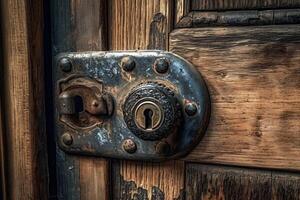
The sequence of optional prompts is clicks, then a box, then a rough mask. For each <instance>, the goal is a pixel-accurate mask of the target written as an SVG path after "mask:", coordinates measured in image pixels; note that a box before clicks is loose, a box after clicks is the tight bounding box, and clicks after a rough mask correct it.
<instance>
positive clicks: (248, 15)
mask: <svg viewBox="0 0 300 200" xmlns="http://www.w3.org/2000/svg"><path fill="white" fill-rule="evenodd" d="M190 16H191V17H190V18H191V19H190V21H191V23H189V24H186V26H185V27H208V26H251V25H252V26H253V25H257V26H258V25H275V24H299V23H300V9H283V10H281V9H277V10H262V11H258V10H242V11H225V12H192V13H190ZM181 27H183V26H181Z"/></svg>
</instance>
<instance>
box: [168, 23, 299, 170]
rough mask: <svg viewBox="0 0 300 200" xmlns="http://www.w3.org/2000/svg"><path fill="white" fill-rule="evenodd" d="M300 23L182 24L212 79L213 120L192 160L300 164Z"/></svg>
mask: <svg viewBox="0 0 300 200" xmlns="http://www.w3.org/2000/svg"><path fill="white" fill-rule="evenodd" d="M299 31H300V26H298V25H284V26H262V27H230V28H199V29H180V30H175V31H173V32H172V33H171V36H170V50H171V51H172V52H174V53H176V54H179V55H181V56H182V57H184V58H186V59H187V60H189V61H190V62H192V63H193V64H194V65H195V66H196V67H197V69H198V70H199V71H200V72H201V74H202V75H203V77H204V79H205V80H206V82H207V84H208V88H209V91H210V95H211V101H212V114H211V120H210V124H209V128H208V130H207V132H206V135H205V136H204V138H203V140H202V141H201V143H200V144H199V145H198V147H197V148H196V149H195V150H194V151H193V152H192V153H191V154H190V155H189V156H188V157H187V158H185V160H192V161H202V162H203V161H204V162H211V163H226V164H234V165H244V166H253V167H254V166H256V167H268V168H281V169H294V170H299V169H300V160H299V159H295V158H298V157H299V155H300V146H299V144H300V135H299V134H298V133H299V132H300V123H299V121H300V79H299V77H300V65H299V61H300V45H299V44H300V34H299Z"/></svg>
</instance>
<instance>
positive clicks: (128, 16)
mask: <svg viewBox="0 0 300 200" xmlns="http://www.w3.org/2000/svg"><path fill="white" fill-rule="evenodd" d="M108 10H109V49H111V50H125V49H146V48H148V49H153V48H155V45H156V48H160V49H166V48H167V46H168V39H167V38H168V33H169V32H170V30H171V28H172V23H171V22H172V17H171V16H172V14H171V11H172V3H171V1H169V0H161V1H159V0H154V1H151V0H124V1H117V0H113V1H109V9H108ZM156 30H157V31H156ZM155 34H160V37H162V38H156V39H158V40H159V39H160V42H157V43H156V44H154V43H153V39H154V38H153V36H155Z"/></svg>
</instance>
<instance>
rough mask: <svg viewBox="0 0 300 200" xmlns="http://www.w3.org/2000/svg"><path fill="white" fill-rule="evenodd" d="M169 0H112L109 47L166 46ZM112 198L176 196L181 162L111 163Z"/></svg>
mask: <svg viewBox="0 0 300 200" xmlns="http://www.w3.org/2000/svg"><path fill="white" fill-rule="evenodd" d="M171 3H172V2H171V1H168V0H155V1H153V0H151V1H150V0H125V1H119V0H113V1H111V2H110V6H109V12H110V14H109V24H110V28H109V37H110V38H109V49H110V50H131V49H167V47H168V44H167V43H168V34H169V31H170V28H171V27H172V25H171V23H172V20H171V19H172V18H171V8H172V4H171ZM112 174H113V180H112V181H113V184H112V186H113V199H132V198H134V199H166V200H169V199H170V200H171V199H177V198H178V199H179V198H182V190H183V187H184V162H183V161H170V162H165V163H160V164H159V163H157V164H154V163H142V162H130V161H115V162H113V171H112Z"/></svg>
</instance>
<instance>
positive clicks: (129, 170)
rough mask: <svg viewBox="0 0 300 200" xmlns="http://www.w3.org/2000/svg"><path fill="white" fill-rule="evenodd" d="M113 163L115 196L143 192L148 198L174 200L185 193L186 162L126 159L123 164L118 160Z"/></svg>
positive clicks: (121, 196)
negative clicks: (152, 161) (134, 160)
mask: <svg viewBox="0 0 300 200" xmlns="http://www.w3.org/2000/svg"><path fill="white" fill-rule="evenodd" d="M113 166H114V167H113V172H112V173H113V185H114V190H113V193H114V199H130V198H133V197H134V196H138V197H141V196H143V197H145V199H165V200H173V199H180V198H182V196H183V189H184V188H183V182H184V164H183V162H180V161H169V162H165V163H141V162H130V161H126V162H125V161H124V162H121V163H120V164H119V163H118V162H117V161H115V162H113ZM174 174H176V175H177V176H174ZM178 186H180V187H178ZM129 197H130V198H129ZM146 197H147V198H146Z"/></svg>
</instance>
